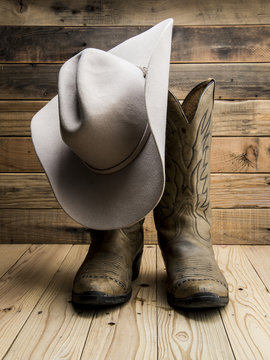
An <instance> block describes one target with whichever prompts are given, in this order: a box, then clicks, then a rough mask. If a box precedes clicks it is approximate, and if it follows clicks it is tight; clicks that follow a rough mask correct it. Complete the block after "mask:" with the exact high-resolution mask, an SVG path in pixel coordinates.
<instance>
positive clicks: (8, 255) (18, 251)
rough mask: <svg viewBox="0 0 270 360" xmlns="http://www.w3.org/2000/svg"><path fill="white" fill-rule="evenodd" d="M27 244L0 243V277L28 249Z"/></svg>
mask: <svg viewBox="0 0 270 360" xmlns="http://www.w3.org/2000/svg"><path fill="white" fill-rule="evenodd" d="M29 247H30V245H29V244H21V245H18V244H16V245H15V244H7V245H4V244H0V254H1V261H0V277H1V276H3V275H4V274H5V273H6V272H7V271H8V270H9V268H10V267H11V266H12V265H13V264H15V262H16V261H17V260H18V259H19V258H20V256H22V255H23V254H24V253H25V252H26V251H27V250H28V249H29Z"/></svg>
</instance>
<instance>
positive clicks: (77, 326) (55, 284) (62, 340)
mask: <svg viewBox="0 0 270 360" xmlns="http://www.w3.org/2000/svg"><path fill="white" fill-rule="evenodd" d="M86 252H87V247H82V246H80V247H79V246H74V247H73V248H72V249H71V251H70V252H69V253H68V255H67V257H66V258H65V259H64V261H63V263H62V265H61V266H60V268H59V270H58V271H57V272H56V273H55V274H54V277H53V279H52V281H51V282H50V284H49V286H48V287H47V289H45V288H44V289H43V290H45V291H44V293H43V294H42V296H41V298H40V299H39V301H38V302H37V301H36V299H34V298H33V299H31V298H30V299H29V300H30V301H29V302H30V306H32V307H33V311H32V312H31V314H30V316H29V318H28V319H27V321H26V323H25V324H24V327H23V329H22V331H20V333H19V335H18V336H17V337H16V340H15V341H14V342H13V343H12V345H11V347H10V349H9V351H8V353H7V355H6V356H5V359H6V360H8V359H10V360H13V359H30V358H32V359H38V358H39V359H60V358H62V359H63V358H66V359H73V360H76V359H80V355H81V353H82V351H83V348H84V344H85V340H86V337H87V334H88V330H89V327H90V325H91V321H92V317H93V315H94V311H93V310H92V311H91V310H89V311H84V312H83V313H82V314H80V315H79V314H78V315H77V316H75V314H76V313H75V314H74V308H73V307H72V304H71V301H70V298H71V289H72V282H73V278H74V276H75V273H76V271H77V269H78V268H79V266H80V265H81V263H82V262H83V260H84V257H85V255H86ZM10 301H11V302H12V299H10ZM56 314H57V316H56ZM12 330H13V333H12V332H11V333H10V334H9V335H10V337H14V338H15V336H16V332H17V331H18V330H17V329H16V328H15V327H13V329H12ZM2 341H7V340H6V339H5V338H2Z"/></svg>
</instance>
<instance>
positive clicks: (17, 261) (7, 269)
mask: <svg viewBox="0 0 270 360" xmlns="http://www.w3.org/2000/svg"><path fill="white" fill-rule="evenodd" d="M3 245H4V244H3ZM6 245H8V244H6ZM31 246H33V244H30V245H29V248H28V249H26V250H25V251H24V252H23V253H22V254H21V255H20V256H19V257H18V259H17V260H16V261H15V262H14V263H13V264H12V265H11V266H10V267H9V268H8V269H7V271H6V272H4V273H3V274H2V275H1V277H0V279H1V278H2V277H3V276H5V275H6V274H7V273H8V272H9V270H10V269H12V268H13V267H14V266H15V265H16V264H17V263H18V262H19V261H20V259H21V258H22V257H23V256H24V255H25V254H26V253H27V251H29V249H30V248H31Z"/></svg>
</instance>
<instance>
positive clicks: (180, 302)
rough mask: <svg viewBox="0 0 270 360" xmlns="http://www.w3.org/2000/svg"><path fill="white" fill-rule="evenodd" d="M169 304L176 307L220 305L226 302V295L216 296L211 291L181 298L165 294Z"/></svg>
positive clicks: (196, 307)
mask: <svg viewBox="0 0 270 360" xmlns="http://www.w3.org/2000/svg"><path fill="white" fill-rule="evenodd" d="M167 299H168V303H169V305H171V306H172V307H177V308H188V309H191V308H192V309H201V308H211V307H222V306H225V305H227V304H228V302H229V298H228V296H218V295H216V294H212V293H199V294H195V295H192V296H189V297H186V298H183V299H179V298H175V297H174V296H173V295H172V294H170V293H168V294H167Z"/></svg>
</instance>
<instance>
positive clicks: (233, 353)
mask: <svg viewBox="0 0 270 360" xmlns="http://www.w3.org/2000/svg"><path fill="white" fill-rule="evenodd" d="M218 312H219V316H220V318H221V322H222V325H223V327H224V331H225V333H226V336H227V339H228V342H229V345H230V348H231V351H232V355H233V357H234V359H235V360H237V358H236V355H235V352H234V350H233V346H232V343H231V339H230V337H229V334H228V331H227V329H226V326H225V323H224V321H223V317H222V314H221V311H220V309H218Z"/></svg>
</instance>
